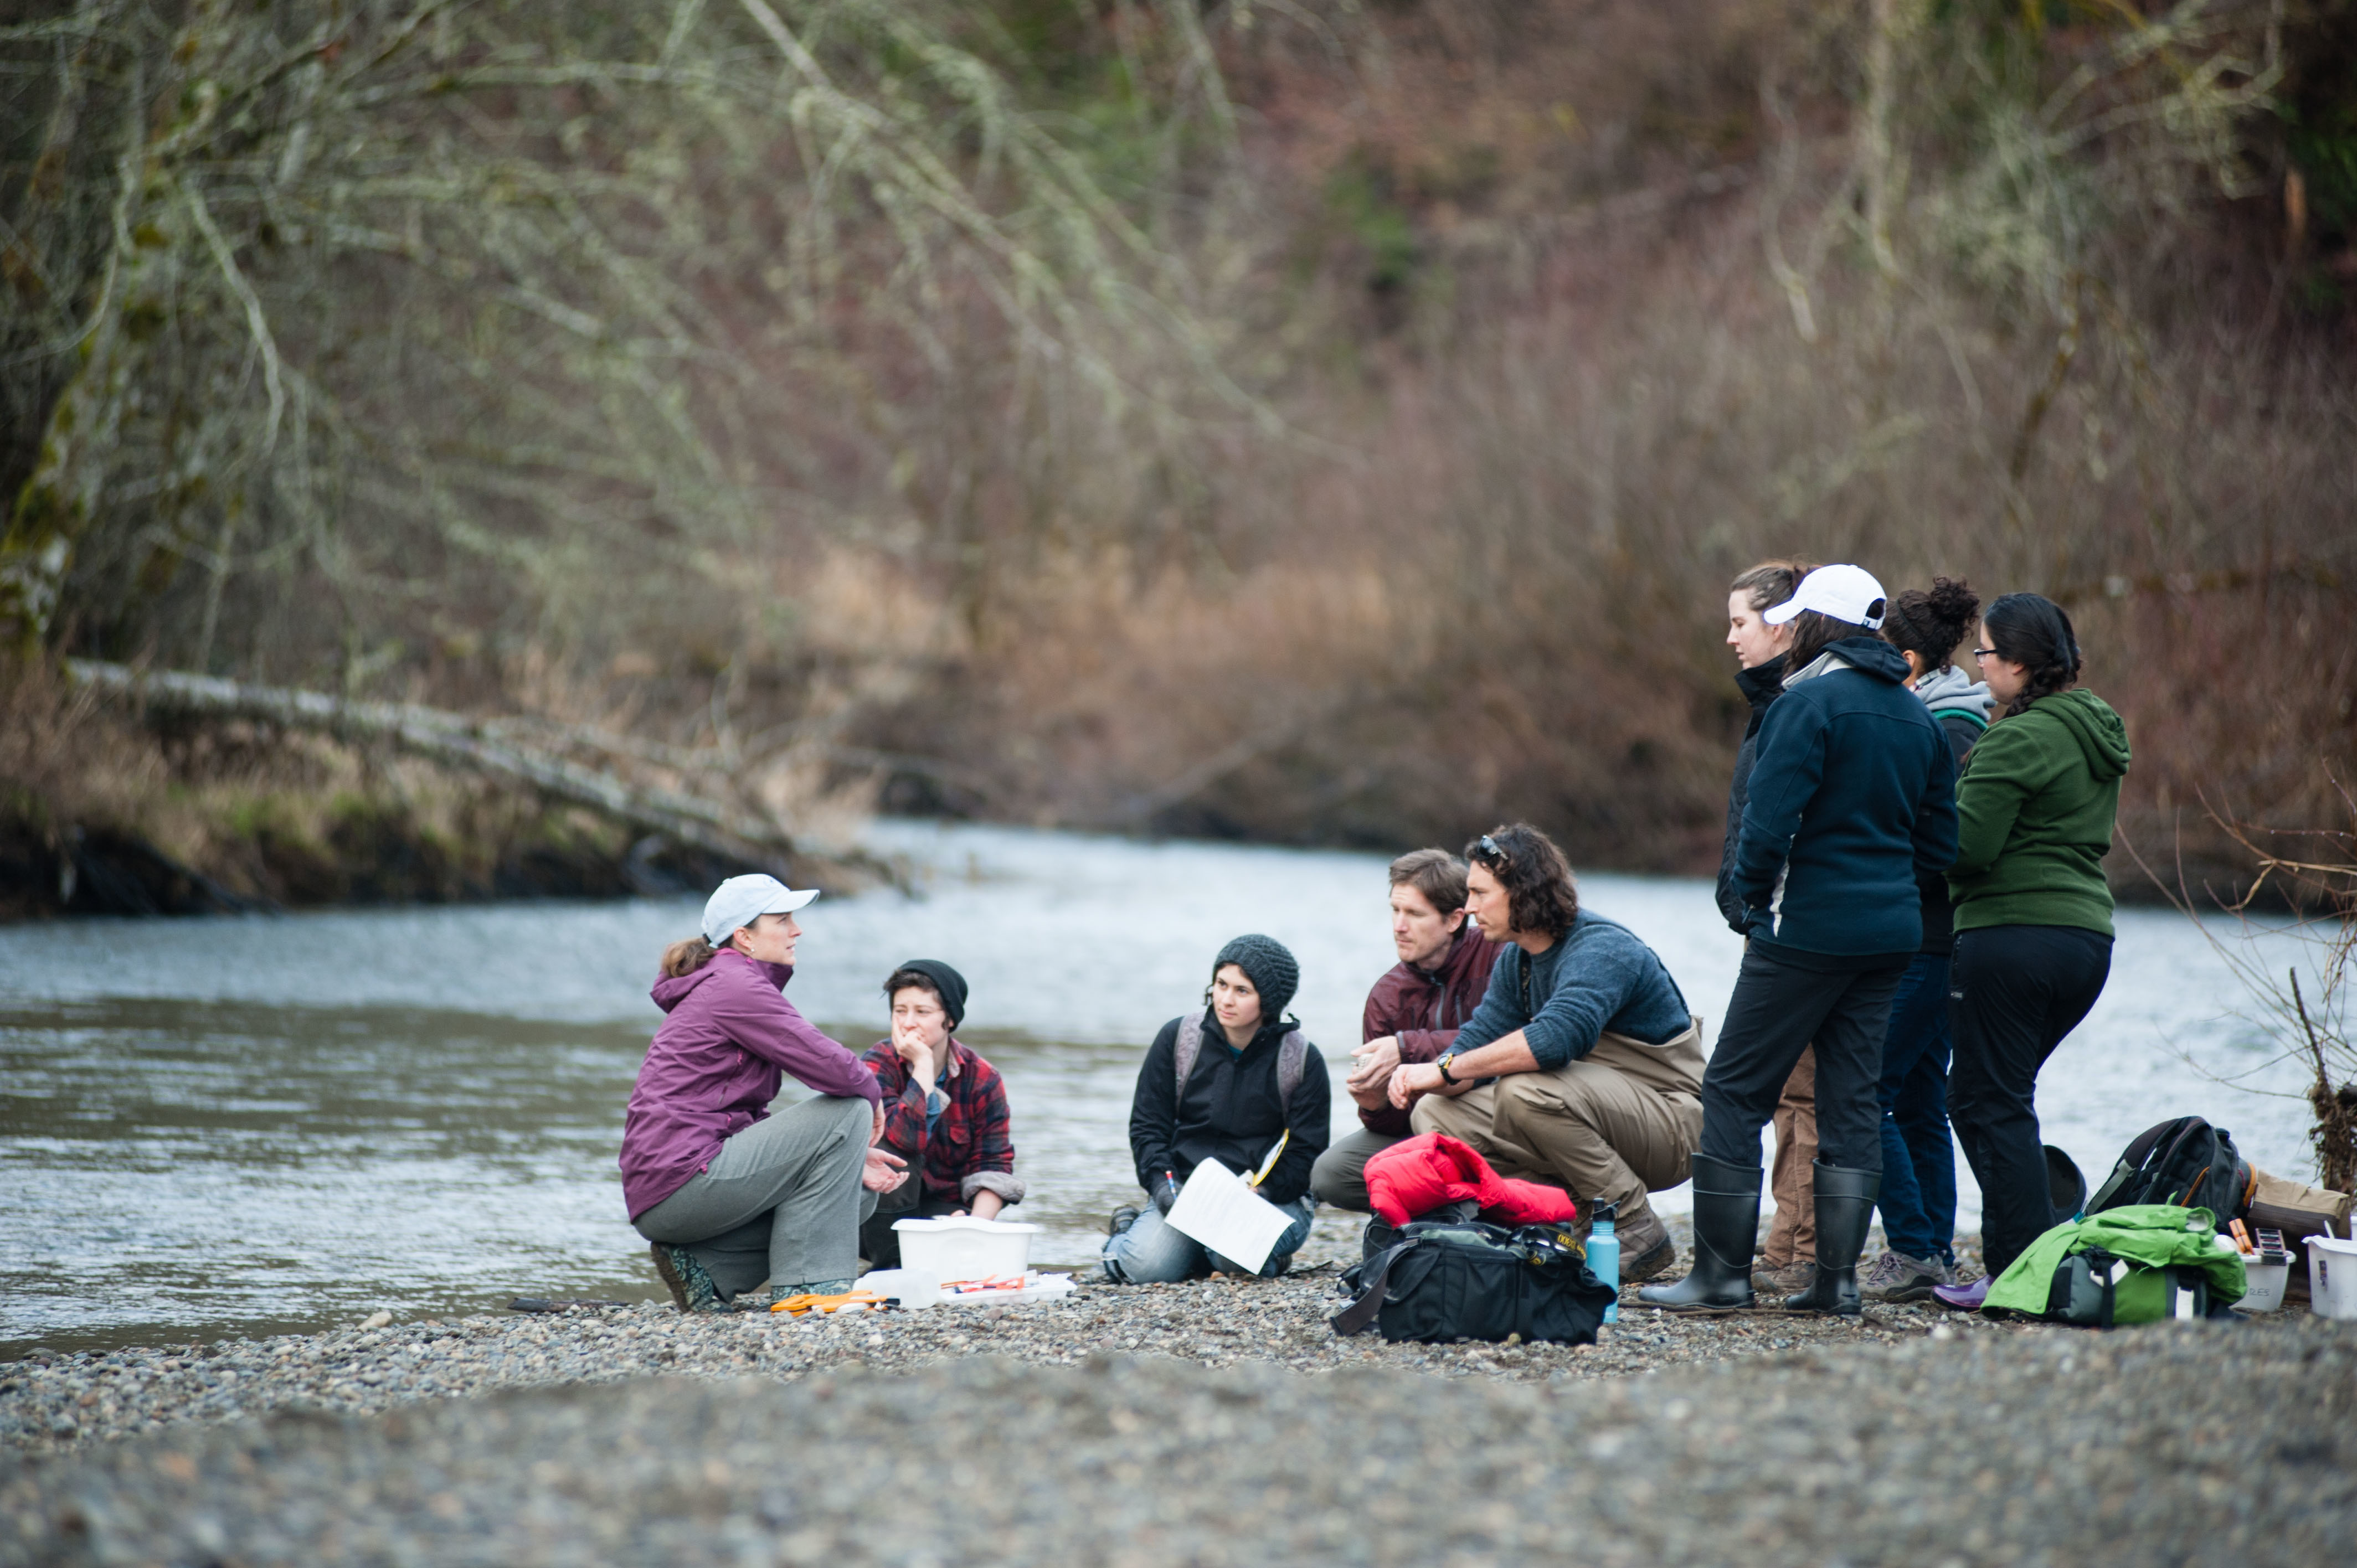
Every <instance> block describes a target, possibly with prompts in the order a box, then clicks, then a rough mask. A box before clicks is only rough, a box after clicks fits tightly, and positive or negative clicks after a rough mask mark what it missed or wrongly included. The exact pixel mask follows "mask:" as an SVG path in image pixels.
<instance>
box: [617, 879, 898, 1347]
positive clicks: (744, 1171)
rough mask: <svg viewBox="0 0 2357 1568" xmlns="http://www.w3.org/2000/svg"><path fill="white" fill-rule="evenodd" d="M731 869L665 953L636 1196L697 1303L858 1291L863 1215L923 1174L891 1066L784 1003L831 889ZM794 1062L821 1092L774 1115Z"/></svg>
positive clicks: (635, 1162) (643, 1218)
mask: <svg viewBox="0 0 2357 1568" xmlns="http://www.w3.org/2000/svg"><path fill="white" fill-rule="evenodd" d="M815 897H818V895H817V894H816V893H814V892H801V893H797V892H795V891H793V890H792V889H791V888H789V887H787V886H786V885H785V884H784V883H782V882H780V881H779V880H778V879H777V878H776V877H774V876H758V875H757V876H732V877H730V878H729V879H728V880H727V881H726V882H724V883H722V884H721V885H720V887H719V890H718V891H716V892H715V893H714V894H713V895H712V897H711V899H710V901H709V902H707V903H706V904H705V906H704V934H703V935H702V936H700V937H696V938H691V939H690V940H687V941H683V942H674V943H673V944H672V946H671V947H670V949H669V950H666V951H665V952H664V953H663V959H662V977H661V978H660V979H658V980H657V981H656V982H655V988H654V999H655V1005H656V1006H658V1007H660V1008H662V1010H663V1011H664V1012H665V1013H667V1014H669V1015H670V1016H669V1017H667V1018H665V1019H664V1020H663V1023H662V1027H661V1028H660V1029H657V1030H656V1031H655V1037H654V1043H653V1044H652V1045H651V1046H649V1047H647V1059H646V1061H645V1063H644V1064H643V1065H641V1066H640V1069H639V1081H638V1086H637V1087H636V1088H635V1089H633V1090H631V1091H630V1114H629V1116H628V1118H627V1119H626V1120H625V1121H624V1122H623V1125H622V1197H623V1200H624V1201H625V1202H627V1203H628V1204H629V1205H630V1223H631V1224H632V1225H634V1226H636V1227H637V1228H638V1231H639V1234H640V1235H641V1236H644V1237H645V1238H646V1239H647V1240H649V1241H650V1242H651V1243H653V1246H654V1258H655V1269H656V1271H657V1272H658V1273H661V1274H662V1279H663V1283H665V1284H667V1285H669V1286H670V1287H671V1294H672V1298H673V1300H674V1301H676V1302H678V1303H679V1307H680V1310H681V1311H683V1312H729V1311H739V1310H745V1309H747V1308H748V1307H753V1308H758V1307H760V1306H766V1305H769V1303H768V1300H767V1299H766V1298H763V1297H761V1296H760V1294H759V1291H758V1289H757V1287H758V1286H759V1284H760V1283H761V1282H762V1281H764V1280H767V1281H769V1282H770V1287H771V1288H770V1294H772V1295H774V1296H776V1297H778V1298H780V1299H782V1298H784V1297H785V1296H788V1295H791V1294H796V1293H798V1292H802V1291H814V1292H819V1293H821V1294H831V1293H833V1292H835V1291H843V1290H848V1289H850V1288H851V1281H852V1278H853V1276H854V1274H855V1273H856V1270H857V1268H858V1256H859V1252H858V1246H859V1224H860V1221H861V1220H862V1219H866V1216H867V1213H868V1211H869V1210H871V1209H873V1208H875V1207H876V1195H877V1193H879V1192H888V1191H890V1190H891V1189H892V1188H894V1187H898V1186H899V1184H900V1183H901V1182H903V1181H905V1180H907V1179H908V1176H907V1174H906V1173H905V1171H903V1170H902V1169H901V1168H900V1167H901V1166H902V1165H903V1164H904V1162H903V1161H902V1160H901V1159H900V1158H899V1156H898V1155H891V1154H888V1153H886V1152H885V1151H883V1150H881V1149H877V1148H872V1147H870V1145H871V1144H874V1143H875V1142H876V1140H877V1135H878V1134H879V1133H881V1132H882V1131H883V1124H884V1118H883V1111H882V1109H881V1102H880V1098H879V1096H878V1094H877V1088H876V1078H875V1075H874V1074H873V1073H870V1072H869V1071H868V1070H867V1069H866V1068H865V1067H863V1066H861V1065H860V1061H859V1058H857V1057H856V1056H854V1055H852V1054H851V1053H850V1052H849V1051H847V1050H845V1048H844V1047H841V1046H839V1045H837V1044H836V1043H835V1042H834V1041H833V1040H830V1039H828V1038H827V1037H826V1036H824V1035H822V1034H820V1033H819V1032H818V1031H817V1030H816V1029H814V1028H813V1027H812V1026H811V1025H810V1023H809V1021H808V1020H807V1019H805V1018H804V1017H803V1016H802V1014H801V1013H800V1012H799V1011H798V1010H796V1008H795V1006H794V1004H792V1003H791V1002H789V1001H787V1000H786V999H785V996H784V994H783V992H784V988H785V983H786V982H787V981H788V980H791V978H793V972H794V967H793V965H794V943H795V940H797V939H798V938H800V937H801V935H802V927H801V926H800V925H799V924H798V923H796V921H795V919H794V911H795V910H797V909H800V908H802V906H803V905H805V904H808V903H809V902H810V901H811V900H812V899H813V898H815ZM786 1073H791V1074H793V1075H794V1077H795V1078H796V1079H798V1080H800V1081H801V1082H802V1083H803V1084H804V1085H806V1086H807V1087H809V1088H811V1089H813V1090H816V1091H817V1094H818V1098H816V1099H813V1100H805V1101H802V1102H801V1103H800V1104H798V1105H791V1106H789V1107H787V1108H786V1109H785V1110H783V1111H780V1112H779V1113H778V1114H776V1115H775V1116H772V1115H770V1101H771V1100H772V1099H774V1098H775V1097H776V1095H777V1092H778V1087H779V1085H780V1082H781V1081H782V1079H783V1077H784V1075H785V1074H786Z"/></svg>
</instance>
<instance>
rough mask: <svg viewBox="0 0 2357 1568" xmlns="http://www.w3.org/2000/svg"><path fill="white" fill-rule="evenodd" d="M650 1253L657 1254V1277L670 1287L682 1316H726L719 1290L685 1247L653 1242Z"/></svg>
mask: <svg viewBox="0 0 2357 1568" xmlns="http://www.w3.org/2000/svg"><path fill="white" fill-rule="evenodd" d="M648 1251H651V1252H652V1253H653V1254H654V1259H655V1273H659V1274H661V1275H662V1283H664V1284H666V1285H668V1286H670V1287H671V1299H672V1301H673V1303H674V1304H675V1305H677V1306H678V1307H679V1309H680V1310H681V1311H682V1312H726V1311H727V1310H728V1309H727V1308H726V1306H724V1305H721V1301H720V1287H719V1286H718V1285H716V1284H714V1283H712V1276H711V1275H710V1274H708V1273H705V1272H704V1265H703V1264H702V1263H699V1262H696V1261H695V1254H694V1253H693V1252H691V1251H688V1250H687V1249H686V1248H684V1247H672V1246H666V1245H665V1244H664V1243H662V1242H661V1241H655V1242H651V1243H650V1244H649V1246H648Z"/></svg>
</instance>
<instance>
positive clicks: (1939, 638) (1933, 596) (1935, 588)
mask: <svg viewBox="0 0 2357 1568" xmlns="http://www.w3.org/2000/svg"><path fill="white" fill-rule="evenodd" d="M1980 613H1981V596H1979V595H1978V594H1975V592H1973V590H1972V585H1971V584H1969V583H1960V582H1957V581H1956V580H1955V579H1954V578H1953V577H1934V578H1932V591H1931V592H1930V593H1928V594H1927V593H1925V592H1924V591H1923V590H1922V589H1921V588H1902V589H1900V591H1899V594H1898V596H1896V597H1895V598H1893V599H1892V600H1891V601H1890V608H1889V612H1888V613H1887V614H1885V615H1884V616H1883V618H1882V639H1883V640H1884V641H1885V642H1888V643H1889V644H1890V646H1891V647H1893V648H1899V649H1904V650H1907V651H1909V652H1910V653H1920V654H1921V655H1922V656H1923V662H1924V663H1925V664H1926V665H1928V666H1929V667H1930V668H1931V669H1933V670H1945V669H1947V668H1948V667H1949V666H1950V665H1951V664H1953V663H1954V662H1955V661H1956V647H1957V645H1958V644H1959V643H1961V642H1963V641H1964V634H1965V633H1966V632H1968V631H1970V630H1972V629H1973V622H1974V621H1975V620H1977V619H1979V618H1980Z"/></svg>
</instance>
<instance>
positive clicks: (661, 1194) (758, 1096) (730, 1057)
mask: <svg viewBox="0 0 2357 1568" xmlns="http://www.w3.org/2000/svg"><path fill="white" fill-rule="evenodd" d="M793 977H794V966H793V965H791V964H790V963H756V962H755V961H752V960H751V959H749V958H747V957H746V956H745V955H744V954H743V953H740V952H738V951H737V950H736V949H734V948H723V949H721V950H719V951H718V952H716V953H715V954H713V955H712V960H711V961H710V962H708V963H706V964H705V966H704V967H703V968H702V969H699V970H694V971H693V972H689V973H686V974H680V975H665V976H664V977H663V978H662V979H660V980H658V981H656V982H655V985H654V991H653V993H652V994H653V996H654V1002H655V1005H656V1006H658V1007H660V1008H662V1010H663V1011H664V1012H665V1013H666V1014H668V1015H669V1016H668V1017H666V1018H664V1019H663V1021H662V1027H661V1028H659V1029H657V1030H656V1031H655V1037H654V1041H653V1043H652V1044H651V1045H649V1046H648V1047H647V1059H646V1060H645V1061H644V1062H642V1063H640V1066H639V1081H638V1084H637V1085H636V1087H634V1088H633V1089H632V1090H630V1111H629V1112H627V1113H626V1114H625V1116H624V1117H623V1120H622V1160H621V1165H622V1201H623V1202H624V1203H625V1204H627V1205H628V1206H629V1208H630V1218H631V1219H637V1218H638V1217H639V1216H640V1215H641V1214H644V1213H645V1212H646V1211H647V1210H648V1209H650V1208H653V1207H654V1206H655V1205H656V1204H658V1203H661V1202H662V1200H663V1199H664V1198H666V1197H670V1196H671V1195H672V1194H673V1193H675V1192H677V1191H678V1190H679V1189H680V1188H681V1187H685V1186H686V1185H687V1184H688V1181H689V1180H690V1179H691V1178H692V1177H694V1176H695V1174H696V1173H697V1172H699V1171H701V1170H703V1169H704V1168H705V1166H706V1165H710V1164H711V1163H712V1156H713V1155H716V1154H718V1153H719V1152H720V1145H721V1144H724V1143H726V1142H727V1141H728V1140H729V1139H730V1138H733V1137H735V1136H736V1135H737V1133H741V1132H743V1131H744V1130H745V1129H746V1128H748V1127H750V1126H751V1125H752V1124H753V1123H754V1122H759V1121H760V1120H761V1119H762V1118H763V1117H765V1116H767V1115H769V1113H770V1101H772V1100H775V1099H776V1098H777V1097H778V1088H779V1086H780V1084H781V1083H782V1082H783V1081H784V1078H785V1075H786V1074H787V1073H791V1074H793V1075H794V1077H795V1078H796V1079H800V1080H801V1081H802V1083H804V1084H806V1085H808V1086H809V1087H810V1088H811V1089H813V1090H815V1091H817V1092H818V1093H820V1094H839V1095H845V1096H850V1095H859V1096H861V1097H863V1098H865V1099H866V1101H867V1102H868V1103H869V1104H871V1105H874V1104H877V1103H878V1102H879V1101H880V1100H881V1095H880V1093H879V1091H878V1090H877V1087H876V1075H875V1074H873V1073H871V1072H869V1071H868V1070H867V1069H866V1068H865V1067H862V1066H861V1065H860V1062H859V1058H857V1057H856V1056H853V1055H852V1054H851V1053H850V1052H849V1051H847V1050H845V1048H844V1047H841V1046H839V1045H837V1044H836V1043H835V1042H834V1041H833V1040H831V1039H828V1038H827V1037H826V1036H824V1035H822V1034H820V1033H819V1032H818V1030H817V1029H815V1028H813V1026H811V1023H810V1021H809V1020H808V1019H806V1018H804V1017H803V1016H802V1013H801V1011H800V1010H799V1009H797V1008H796V1007H795V1006H794V1004H792V1003H791V1002H789V1001H787V1000H786V998H785V996H784V994H783V993H784V990H785V984H786V982H787V981H789V980H791V979H792V978H793Z"/></svg>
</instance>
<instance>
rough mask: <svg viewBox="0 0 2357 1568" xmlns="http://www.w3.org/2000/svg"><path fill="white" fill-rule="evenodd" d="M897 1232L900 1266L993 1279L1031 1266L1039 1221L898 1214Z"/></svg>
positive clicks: (945, 1277) (942, 1275) (942, 1277)
mask: <svg viewBox="0 0 2357 1568" xmlns="http://www.w3.org/2000/svg"><path fill="white" fill-rule="evenodd" d="M892 1229H893V1230H896V1231H898V1232H899V1237H900V1266H901V1268H902V1269H904V1270H906V1269H921V1270H923V1271H924V1272H925V1273H929V1274H931V1275H932V1276H933V1278H934V1279H935V1280H937V1281H940V1282H941V1283H948V1282H949V1281H951V1280H981V1279H991V1278H994V1277H996V1276H997V1275H1000V1274H1019V1273H1027V1272H1028V1270H1029V1269H1030V1267H1031V1238H1032V1237H1033V1236H1034V1235H1036V1234H1038V1233H1039V1227H1038V1226H1037V1225H1022V1224H1017V1223H1016V1222H1014V1221H1012V1220H1006V1219H974V1217H973V1216H972V1215H970V1214H956V1215H949V1216H946V1217H944V1218H942V1219H896V1220H894V1221H893V1222H892Z"/></svg>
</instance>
